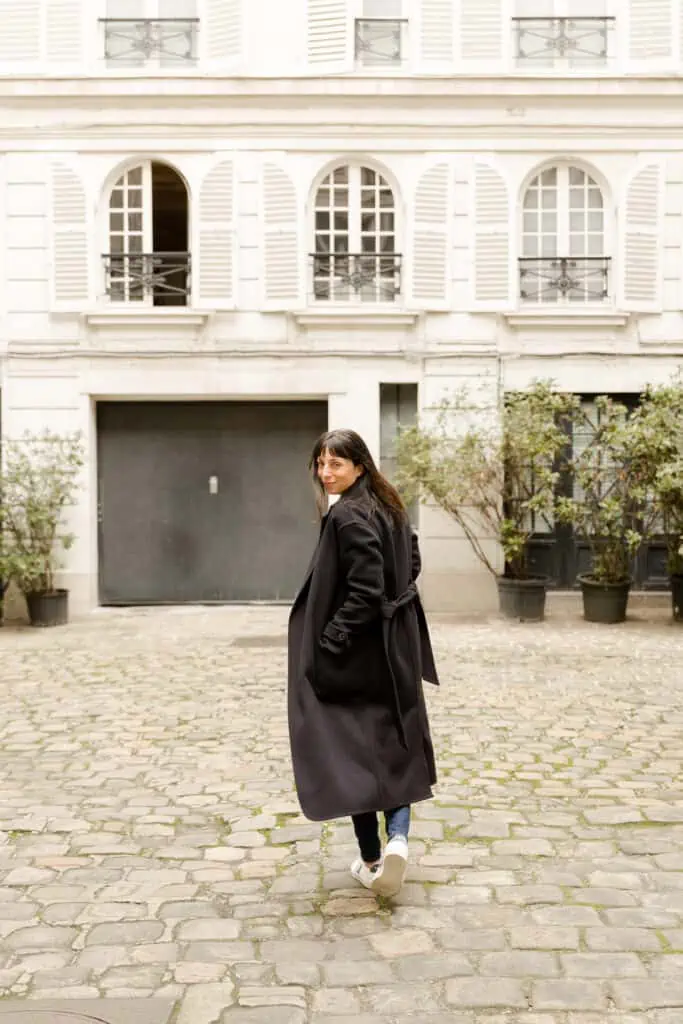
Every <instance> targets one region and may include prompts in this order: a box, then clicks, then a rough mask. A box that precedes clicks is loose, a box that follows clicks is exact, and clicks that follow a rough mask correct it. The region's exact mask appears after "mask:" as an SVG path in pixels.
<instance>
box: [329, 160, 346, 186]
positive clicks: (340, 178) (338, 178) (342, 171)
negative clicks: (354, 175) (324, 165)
mask: <svg viewBox="0 0 683 1024" xmlns="http://www.w3.org/2000/svg"><path fill="white" fill-rule="evenodd" d="M332 180H333V182H334V184H335V185H348V183H349V168H348V165H346V164H345V165H344V166H343V167H337V168H336V170H335V171H334V172H333V174H332Z"/></svg>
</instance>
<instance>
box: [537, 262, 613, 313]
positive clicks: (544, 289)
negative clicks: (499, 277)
mask: <svg viewBox="0 0 683 1024" xmlns="http://www.w3.org/2000/svg"><path fill="white" fill-rule="evenodd" d="M610 263H611V259H610V257H609V256H548V257H541V258H536V257H534V258H530V257H523V258H522V259H520V261H519V295H520V298H521V300H522V302H539V303H573V302H576V303H581V302H585V303H592V302H605V301H606V299H607V298H608V296H609V269H610Z"/></svg>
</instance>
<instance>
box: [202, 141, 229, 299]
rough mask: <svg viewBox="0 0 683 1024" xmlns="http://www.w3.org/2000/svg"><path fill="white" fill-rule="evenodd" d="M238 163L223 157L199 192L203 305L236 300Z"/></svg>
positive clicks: (206, 178) (208, 175) (210, 172)
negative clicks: (236, 171)
mask: <svg viewBox="0 0 683 1024" xmlns="http://www.w3.org/2000/svg"><path fill="white" fill-rule="evenodd" d="M234 194H235V166H234V163H233V161H232V160H223V161H222V162H221V163H219V164H217V165H216V167H214V168H213V169H212V170H210V171H209V173H208V174H207V175H206V177H205V178H204V181H203V183H202V187H201V192H200V196H199V261H198V270H197V273H196V275H195V281H196V282H197V285H198V291H199V303H198V304H199V305H201V306H205V307H206V306H209V307H211V308H213V309H220V308H226V307H227V308H231V307H232V306H233V305H234V301H235V283H234V278H235V219H234Z"/></svg>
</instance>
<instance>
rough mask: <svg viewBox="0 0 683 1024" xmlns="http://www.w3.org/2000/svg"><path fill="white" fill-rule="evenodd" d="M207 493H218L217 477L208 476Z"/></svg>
mask: <svg viewBox="0 0 683 1024" xmlns="http://www.w3.org/2000/svg"><path fill="white" fill-rule="evenodd" d="M209 494H218V477H217V476H210V477H209Z"/></svg>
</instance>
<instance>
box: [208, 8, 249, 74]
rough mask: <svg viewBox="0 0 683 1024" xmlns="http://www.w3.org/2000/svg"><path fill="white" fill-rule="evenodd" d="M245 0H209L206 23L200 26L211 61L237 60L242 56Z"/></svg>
mask: <svg viewBox="0 0 683 1024" xmlns="http://www.w3.org/2000/svg"><path fill="white" fill-rule="evenodd" d="M242 2H243V0H207V3H206V7H205V10H206V21H205V22H203V23H202V24H201V25H200V26H199V31H200V33H201V35H202V36H203V37H204V40H205V43H204V48H205V53H206V56H207V59H208V60H210V61H231V60H236V59H237V58H239V57H240V56H241V54H242V30H243V26H242Z"/></svg>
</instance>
